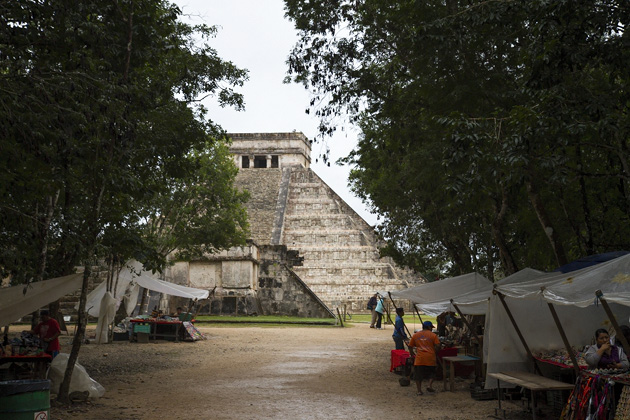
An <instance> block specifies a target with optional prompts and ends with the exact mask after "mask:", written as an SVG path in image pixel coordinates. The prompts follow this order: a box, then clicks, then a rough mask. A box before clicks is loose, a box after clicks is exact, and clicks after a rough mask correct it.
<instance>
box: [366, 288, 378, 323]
mask: <svg viewBox="0 0 630 420" xmlns="http://www.w3.org/2000/svg"><path fill="white" fill-rule="evenodd" d="M367 308H368V309H369V310H370V311H372V322H371V323H370V328H374V323H375V322H376V293H374V295H372V297H371V298H370V300H368V304H367Z"/></svg>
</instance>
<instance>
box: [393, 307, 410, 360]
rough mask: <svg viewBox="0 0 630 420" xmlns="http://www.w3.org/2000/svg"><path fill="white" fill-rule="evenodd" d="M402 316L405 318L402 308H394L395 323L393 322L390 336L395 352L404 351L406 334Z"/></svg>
mask: <svg viewBox="0 0 630 420" xmlns="http://www.w3.org/2000/svg"><path fill="white" fill-rule="evenodd" d="M403 316H405V310H404V309H403V308H396V322H394V334H392V338H393V339H394V343H395V344H396V350H404V349H405V344H404V343H405V341H407V339H408V338H407V333H406V332H405V321H403Z"/></svg>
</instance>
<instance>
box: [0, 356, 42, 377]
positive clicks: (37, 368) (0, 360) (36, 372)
mask: <svg viewBox="0 0 630 420" xmlns="http://www.w3.org/2000/svg"><path fill="white" fill-rule="evenodd" d="M51 361H52V356H51V355H49V354H46V353H43V354H41V355H37V356H36V355H26V356H7V355H5V356H0V365H3V364H5V363H25V364H28V365H30V366H32V370H31V375H30V378H29V379H46V370H47V368H48V364H49V363H50V362H51Z"/></svg>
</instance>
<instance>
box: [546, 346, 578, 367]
mask: <svg viewBox="0 0 630 420" xmlns="http://www.w3.org/2000/svg"><path fill="white" fill-rule="evenodd" d="M572 350H573V352H574V354H575V358H576V360H577V362H578V366H579V367H580V369H587V368H588V365H587V363H586V360H584V352H582V351H578V350H576V349H575V348H573V349H572ZM534 357H535V358H536V360H538V361H541V362H543V363H549V364H551V365H554V366H559V367H561V368H572V367H573V361H571V357H570V356H569V353H568V352H567V349H564V348H562V349H552V350H544V351H540V352H538V353H535V354H534Z"/></svg>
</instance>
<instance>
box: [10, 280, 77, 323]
mask: <svg viewBox="0 0 630 420" xmlns="http://www.w3.org/2000/svg"><path fill="white" fill-rule="evenodd" d="M82 277H83V274H81V273H78V274H70V275H69V276H64V277H57V278H55V279H50V280H44V281H39V282H36V283H31V284H29V285H28V286H26V285H17V286H11V287H5V288H1V289H0V326H4V325H9V324H11V323H12V322H15V321H17V320H18V319H20V318H22V317H23V316H25V315H28V314H30V313H32V312H34V311H36V310H38V309H40V308H42V307H44V306H46V305H48V304H49V303H51V302H54V301H56V300H57V299H59V298H61V297H63V296H65V295H67V294H70V293H72V292H74V291H75V290H77V289H79V288H80V287H81V282H82Z"/></svg>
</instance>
